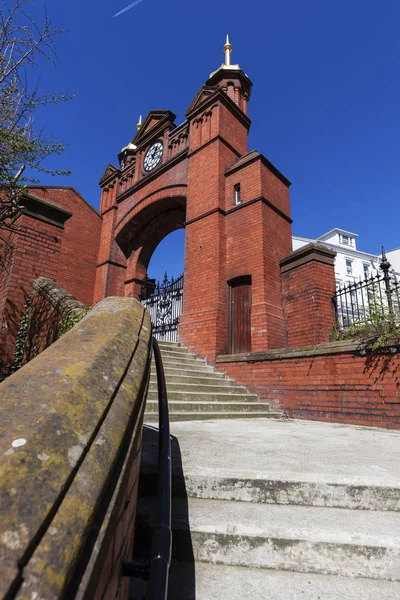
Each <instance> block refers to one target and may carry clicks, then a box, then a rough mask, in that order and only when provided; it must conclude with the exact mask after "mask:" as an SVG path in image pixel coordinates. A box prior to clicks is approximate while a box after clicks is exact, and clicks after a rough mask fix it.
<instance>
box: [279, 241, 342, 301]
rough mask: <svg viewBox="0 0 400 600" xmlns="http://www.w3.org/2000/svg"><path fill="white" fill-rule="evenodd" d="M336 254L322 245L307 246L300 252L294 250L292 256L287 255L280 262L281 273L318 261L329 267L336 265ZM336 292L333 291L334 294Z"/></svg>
mask: <svg viewBox="0 0 400 600" xmlns="http://www.w3.org/2000/svg"><path fill="white" fill-rule="evenodd" d="M335 256H336V252H334V251H333V250H330V249H329V248H326V246H322V244H315V243H312V244H307V246H303V247H302V248H298V250H294V251H293V252H291V253H290V254H287V255H286V256H284V257H283V258H281V260H280V265H281V273H286V272H287V271H292V270H293V269H297V267H300V266H302V265H305V264H307V263H309V262H311V261H317V262H321V263H325V264H327V265H334V264H335ZM333 292H334V290H332V293H333Z"/></svg>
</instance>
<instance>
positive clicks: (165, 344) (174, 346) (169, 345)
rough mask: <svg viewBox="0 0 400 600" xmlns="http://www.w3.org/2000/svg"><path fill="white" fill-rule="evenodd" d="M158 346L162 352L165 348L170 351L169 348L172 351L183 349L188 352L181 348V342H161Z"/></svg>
mask: <svg viewBox="0 0 400 600" xmlns="http://www.w3.org/2000/svg"><path fill="white" fill-rule="evenodd" d="M158 345H159V346H160V349H161V350H163V349H164V348H165V349H167V350H168V348H170V349H178V348H182V350H186V348H184V347H183V346H181V345H180V343H179V342H163V341H161V340H159V342H158Z"/></svg>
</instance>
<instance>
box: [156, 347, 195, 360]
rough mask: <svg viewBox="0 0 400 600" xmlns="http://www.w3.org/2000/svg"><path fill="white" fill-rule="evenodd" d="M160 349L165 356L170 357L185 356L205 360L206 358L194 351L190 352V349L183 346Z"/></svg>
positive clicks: (178, 357)
mask: <svg viewBox="0 0 400 600" xmlns="http://www.w3.org/2000/svg"><path fill="white" fill-rule="evenodd" d="M160 350H161V354H162V356H163V357H170V358H177V359H180V358H184V357H188V358H197V359H198V360H201V361H203V362H205V359H204V358H200V357H199V356H198V355H197V354H195V353H194V352H190V351H189V350H187V349H186V348H183V347H178V348H160Z"/></svg>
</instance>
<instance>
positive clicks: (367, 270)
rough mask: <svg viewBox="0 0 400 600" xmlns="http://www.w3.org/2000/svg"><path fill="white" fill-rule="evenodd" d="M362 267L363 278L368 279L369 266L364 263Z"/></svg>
mask: <svg viewBox="0 0 400 600" xmlns="http://www.w3.org/2000/svg"><path fill="white" fill-rule="evenodd" d="M363 267H364V277H365V279H368V277H369V265H367V264H365V263H364V264H363Z"/></svg>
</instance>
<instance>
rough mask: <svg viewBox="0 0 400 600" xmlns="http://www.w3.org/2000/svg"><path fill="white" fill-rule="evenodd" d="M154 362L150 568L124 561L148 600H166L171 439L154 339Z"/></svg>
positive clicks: (127, 572) (125, 572)
mask: <svg viewBox="0 0 400 600" xmlns="http://www.w3.org/2000/svg"><path fill="white" fill-rule="evenodd" d="M153 352H154V362H155V365H156V372H157V386H158V425H159V432H158V477H157V498H156V510H155V515H154V527H153V536H152V544H151V557H150V564H149V565H140V564H134V563H127V562H124V563H123V564H122V573H123V575H124V576H125V577H139V578H143V579H146V580H147V582H148V585H147V596H146V600H166V598H167V593H168V578H169V567H170V563H171V551H172V529H171V491H172V483H171V436H170V427H169V410H168V396H167V385H166V382H165V373H164V367H163V363H162V358H161V352H160V348H159V345H158V342H157V340H156V338H155V337H153Z"/></svg>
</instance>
